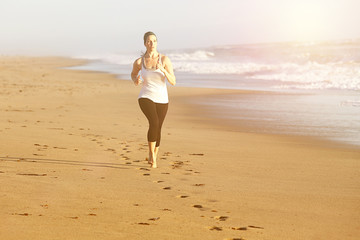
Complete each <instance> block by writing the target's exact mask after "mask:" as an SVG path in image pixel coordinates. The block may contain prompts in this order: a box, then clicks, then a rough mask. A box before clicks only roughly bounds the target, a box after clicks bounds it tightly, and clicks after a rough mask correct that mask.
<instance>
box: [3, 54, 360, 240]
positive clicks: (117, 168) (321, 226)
mask: <svg viewBox="0 0 360 240" xmlns="http://www.w3.org/2000/svg"><path fill="white" fill-rule="evenodd" d="M81 63H82V61H79V60H74V59H66V58H24V57H11V58H10V57H3V58H0V70H1V74H0V86H1V88H0V100H1V101H0V112H1V115H0V141H1V144H0V179H1V182H2V186H1V191H0V202H1V210H0V214H1V217H0V238H1V239H358V238H359V237H360V217H359V210H360V176H359V175H360V174H359V169H360V168H359V167H360V161H359V160H360V151H359V150H358V149H353V148H350V147H348V146H343V145H341V144H336V143H332V142H326V141H320V140H316V139H312V138H307V137H297V136H281V135H270V134H256V133H249V132H250V131H239V130H236V131H235V130H232V128H231V125H226V126H224V125H223V124H222V123H221V124H219V122H218V121H217V120H216V119H213V118H212V117H211V115H208V114H204V113H205V112H204V109H199V105H197V104H192V101H188V100H189V99H193V98H196V97H199V96H202V97H210V98H211V96H214V95H217V94H227V93H229V94H231V93H233V90H229V91H228V90H216V89H200V88H181V87H170V88H169V93H170V106H169V112H168V115H167V118H166V120H165V123H164V127H163V138H162V139H163V140H162V145H161V149H160V155H159V161H158V166H159V168H157V169H150V168H149V165H148V164H147V163H146V160H145V158H146V156H147V144H146V131H147V121H146V119H145V117H144V116H143V115H142V113H141V111H140V109H139V107H138V105H137V101H136V98H137V94H138V92H139V90H140V89H139V88H137V87H135V86H133V85H132V83H131V82H129V81H122V80H118V79H116V78H115V76H112V75H109V74H104V73H96V72H86V71H74V70H64V69H60V68H63V67H68V66H72V65H77V64H81ZM236 93H237V94H239V93H242V94H244V96H245V95H249V96H251V94H253V92H250V91H241V92H240V91H237V92H236Z"/></svg>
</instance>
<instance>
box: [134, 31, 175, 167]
mask: <svg viewBox="0 0 360 240" xmlns="http://www.w3.org/2000/svg"><path fill="white" fill-rule="evenodd" d="M144 45H145V47H146V52H145V53H144V54H143V55H142V57H140V58H138V59H136V60H135V62H134V64H133V69H132V72H131V79H132V80H133V82H134V84H135V85H136V86H138V85H140V84H142V87H141V90H140V94H139V97H138V102H139V106H140V109H141V111H142V112H143V113H144V115H145V116H146V118H147V120H148V121H149V129H148V132H147V140H148V145H149V158H148V162H149V164H151V167H152V168H156V167H157V164H156V158H157V154H158V152H159V146H160V140H161V127H162V124H163V122H164V119H165V116H166V113H167V110H168V105H169V98H168V92H167V87H166V81H168V82H169V83H170V84H172V85H175V84H176V78H175V75H174V71H173V67H172V64H171V61H170V59H169V58H168V57H167V56H165V55H162V54H160V53H159V52H158V51H157V37H156V35H155V34H154V33H153V32H147V33H145V34H144Z"/></svg>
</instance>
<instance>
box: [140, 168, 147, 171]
mask: <svg viewBox="0 0 360 240" xmlns="http://www.w3.org/2000/svg"><path fill="white" fill-rule="evenodd" d="M139 170H143V171H150V169H147V168H139Z"/></svg>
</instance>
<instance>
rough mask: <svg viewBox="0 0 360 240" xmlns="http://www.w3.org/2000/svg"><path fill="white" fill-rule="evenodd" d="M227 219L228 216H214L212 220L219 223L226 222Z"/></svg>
mask: <svg viewBox="0 0 360 240" xmlns="http://www.w3.org/2000/svg"><path fill="white" fill-rule="evenodd" d="M228 218H229V217H228V216H215V217H214V219H216V220H219V221H226V220H227V219H228Z"/></svg>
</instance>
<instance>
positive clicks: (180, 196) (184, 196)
mask: <svg viewBox="0 0 360 240" xmlns="http://www.w3.org/2000/svg"><path fill="white" fill-rule="evenodd" d="M177 197H178V198H188V197H189V196H186V195H179V196H177Z"/></svg>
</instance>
